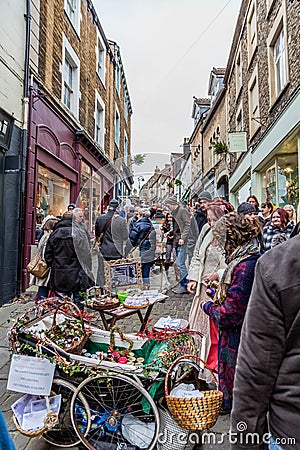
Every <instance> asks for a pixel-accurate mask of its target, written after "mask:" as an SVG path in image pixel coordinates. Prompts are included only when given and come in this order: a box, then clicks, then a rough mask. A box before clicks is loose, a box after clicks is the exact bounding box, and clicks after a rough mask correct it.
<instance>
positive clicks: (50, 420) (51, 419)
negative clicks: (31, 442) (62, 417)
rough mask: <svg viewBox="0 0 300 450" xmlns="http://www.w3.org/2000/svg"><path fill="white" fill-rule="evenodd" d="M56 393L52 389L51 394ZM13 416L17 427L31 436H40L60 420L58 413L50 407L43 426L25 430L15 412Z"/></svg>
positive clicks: (25, 434)
mask: <svg viewBox="0 0 300 450" xmlns="http://www.w3.org/2000/svg"><path fill="white" fill-rule="evenodd" d="M54 395H56V394H55V392H53V391H51V393H50V396H51V397H52V396H54ZM12 418H13V422H14V424H15V426H16V429H17V430H18V431H19V432H20V433H21V434H23V435H24V436H28V437H30V438H34V437H37V436H40V435H41V434H43V433H44V432H45V431H47V430H49V429H51V428H53V427H54V426H55V425H57V423H58V420H59V419H58V414H57V413H54V412H52V411H50V409H49V410H48V413H47V416H46V418H45V420H44V426H43V427H42V428H39V429H37V430H23V428H21V427H20V425H19V422H18V420H17V418H16V416H15V415H14V414H13V416H12Z"/></svg>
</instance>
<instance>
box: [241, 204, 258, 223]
mask: <svg viewBox="0 0 300 450" xmlns="http://www.w3.org/2000/svg"><path fill="white" fill-rule="evenodd" d="M237 213H238V214H242V215H243V216H245V217H246V219H249V220H250V221H251V222H254V220H255V218H256V215H257V212H256V209H255V206H254V205H253V204H252V203H249V202H243V203H241V204H240V205H239V206H238V208H237Z"/></svg>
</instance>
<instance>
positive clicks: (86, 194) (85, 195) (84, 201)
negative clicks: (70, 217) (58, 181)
mask: <svg viewBox="0 0 300 450" xmlns="http://www.w3.org/2000/svg"><path fill="white" fill-rule="evenodd" d="M91 178H92V169H91V167H90V166H89V165H88V164H86V163H85V162H84V161H81V175H80V207H81V208H82V210H83V212H84V223H85V224H86V226H87V227H88V229H89V230H90V224H91V215H90V194H91V181H92V179H91Z"/></svg>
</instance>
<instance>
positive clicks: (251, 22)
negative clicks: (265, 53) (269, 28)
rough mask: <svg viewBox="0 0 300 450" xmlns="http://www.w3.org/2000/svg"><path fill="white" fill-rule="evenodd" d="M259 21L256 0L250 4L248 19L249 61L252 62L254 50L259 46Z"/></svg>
mask: <svg viewBox="0 0 300 450" xmlns="http://www.w3.org/2000/svg"><path fill="white" fill-rule="evenodd" d="M256 27H257V23H256V6H255V0H253V1H252V4H251V6H250V10H249V14H248V20H247V37H248V63H250V61H251V59H252V56H253V54H254V51H255V49H256V46H257V29H256Z"/></svg>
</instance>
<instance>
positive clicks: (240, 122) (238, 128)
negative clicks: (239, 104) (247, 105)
mask: <svg viewBox="0 0 300 450" xmlns="http://www.w3.org/2000/svg"><path fill="white" fill-rule="evenodd" d="M235 129H236V131H243V115H242V109H241V108H240V109H239V110H238V113H237V115H236V127H235Z"/></svg>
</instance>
